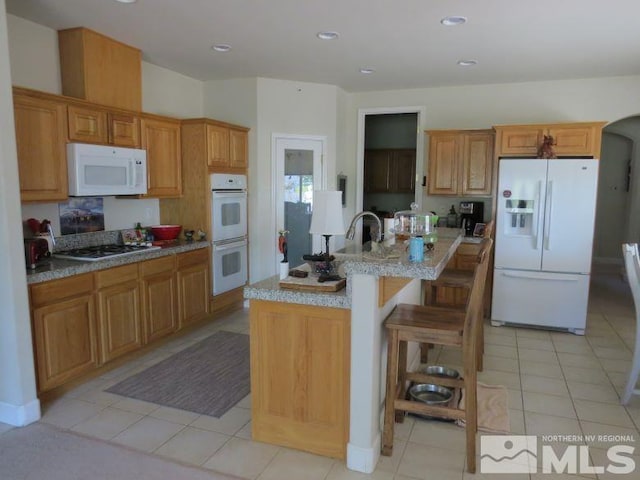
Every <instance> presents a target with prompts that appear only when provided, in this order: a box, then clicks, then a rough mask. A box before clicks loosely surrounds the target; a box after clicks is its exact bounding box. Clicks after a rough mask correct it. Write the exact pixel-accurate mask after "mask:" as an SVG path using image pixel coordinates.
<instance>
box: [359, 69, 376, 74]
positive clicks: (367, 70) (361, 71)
mask: <svg viewBox="0 0 640 480" xmlns="http://www.w3.org/2000/svg"><path fill="white" fill-rule="evenodd" d="M373 72H375V70H374V69H373V68H361V69H360V73H364V74H365V75H368V74H370V73H373Z"/></svg>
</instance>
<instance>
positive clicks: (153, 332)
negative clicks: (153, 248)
mask: <svg viewBox="0 0 640 480" xmlns="http://www.w3.org/2000/svg"><path fill="white" fill-rule="evenodd" d="M174 272H175V258H174V257H173V256H170V257H161V258H157V259H155V260H147V261H146V262H141V263H140V278H141V284H142V319H143V325H144V329H143V331H144V343H148V342H151V341H153V340H155V339H157V338H161V337H164V336H165V335H169V334H170V333H172V332H174V331H175V330H176V329H177V327H178V322H177V319H178V315H177V308H178V306H177V288H176V277H175V274H174Z"/></svg>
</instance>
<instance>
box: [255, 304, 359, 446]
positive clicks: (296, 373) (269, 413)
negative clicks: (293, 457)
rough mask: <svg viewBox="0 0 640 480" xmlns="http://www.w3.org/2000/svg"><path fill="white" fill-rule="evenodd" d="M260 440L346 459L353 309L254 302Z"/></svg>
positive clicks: (256, 405) (256, 392)
mask: <svg viewBox="0 0 640 480" xmlns="http://www.w3.org/2000/svg"><path fill="white" fill-rule="evenodd" d="M249 311H250V322H251V398H252V433H253V439H254V440H257V441H261V442H266V443H273V444H277V445H283V446H287V447H292V448H296V449H300V450H305V451H308V452H312V453H315V454H318V455H324V456H330V457H334V458H345V455H346V445H347V441H348V434H349V381H350V374H349V371H350V337H351V335H350V310H347V309H339V308H330V307H316V306H307V305H304V306H303V305H296V304H283V303H278V302H269V301H262V300H252V301H251V306H250V310H249Z"/></svg>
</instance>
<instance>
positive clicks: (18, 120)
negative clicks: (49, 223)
mask: <svg viewBox="0 0 640 480" xmlns="http://www.w3.org/2000/svg"><path fill="white" fill-rule="evenodd" d="M13 108H14V117H15V126H16V146H17V149H18V173H19V176H20V198H21V200H22V201H23V202H46V201H57V200H66V198H67V194H68V188H67V155H66V138H67V111H66V105H65V104H64V103H62V102H57V101H52V100H45V99H40V98H31V97H28V96H24V95H19V94H16V95H14V97H13Z"/></svg>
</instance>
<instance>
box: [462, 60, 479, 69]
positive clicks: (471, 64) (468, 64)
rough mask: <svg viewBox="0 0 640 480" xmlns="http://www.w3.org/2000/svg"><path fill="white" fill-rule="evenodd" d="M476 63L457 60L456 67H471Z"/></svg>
mask: <svg viewBox="0 0 640 480" xmlns="http://www.w3.org/2000/svg"><path fill="white" fill-rule="evenodd" d="M477 63H478V62H477V61H476V60H458V65H459V66H461V67H473V66H474V65H476V64H477Z"/></svg>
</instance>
